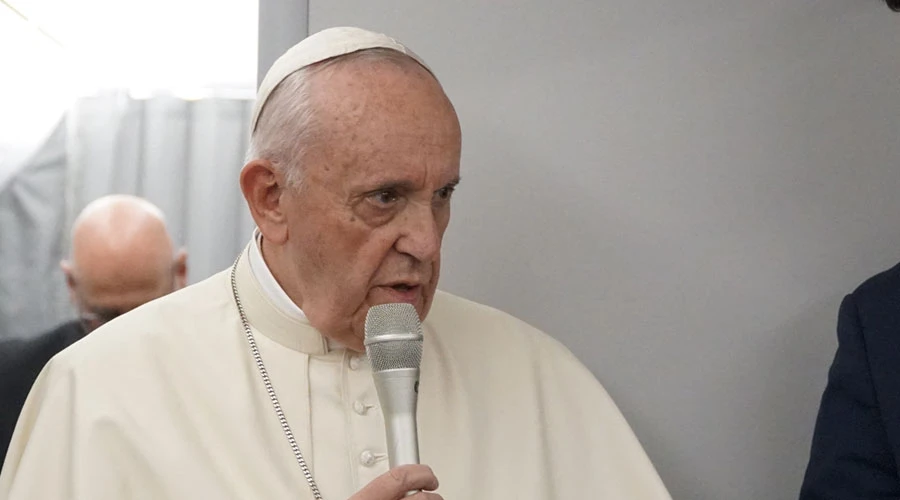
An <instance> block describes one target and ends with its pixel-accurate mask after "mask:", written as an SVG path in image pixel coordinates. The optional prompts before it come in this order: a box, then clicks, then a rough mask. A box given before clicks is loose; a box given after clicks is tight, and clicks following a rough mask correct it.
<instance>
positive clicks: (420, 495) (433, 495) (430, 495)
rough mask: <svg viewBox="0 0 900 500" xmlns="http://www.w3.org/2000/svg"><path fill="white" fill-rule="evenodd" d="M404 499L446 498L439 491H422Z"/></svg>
mask: <svg viewBox="0 0 900 500" xmlns="http://www.w3.org/2000/svg"><path fill="white" fill-rule="evenodd" d="M403 500H444V497H442V496H440V495H438V494H437V493H428V492H425V491H420V492H418V493H416V494H415V495H412V496H408V497H404V498H403Z"/></svg>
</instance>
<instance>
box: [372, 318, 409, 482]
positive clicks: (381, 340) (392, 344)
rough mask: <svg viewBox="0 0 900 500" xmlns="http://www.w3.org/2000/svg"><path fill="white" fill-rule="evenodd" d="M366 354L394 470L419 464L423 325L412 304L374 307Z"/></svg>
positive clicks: (389, 459)
mask: <svg viewBox="0 0 900 500" xmlns="http://www.w3.org/2000/svg"><path fill="white" fill-rule="evenodd" d="M365 345H366V354H367V355H368V356H369V361H370V363H371V365H372V374H373V377H374V378H375V388H376V390H377V391H378V401H379V403H380V404H381V410H382V413H383V414H384V427H385V431H386V433H387V451H388V461H389V463H390V466H391V468H393V467H396V466H398V465H408V464H418V463H419V437H418V431H417V428H416V402H417V400H418V396H419V364H420V363H421V362H422V324H421V323H420V322H419V314H418V313H417V312H416V308H415V307H413V306H412V305H411V304H382V305H377V306H373V307H371V308H370V309H369V312H368V313H367V314H366V340H365Z"/></svg>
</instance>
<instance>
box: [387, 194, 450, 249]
mask: <svg viewBox="0 0 900 500" xmlns="http://www.w3.org/2000/svg"><path fill="white" fill-rule="evenodd" d="M402 224H403V229H402V234H401V236H400V238H399V239H398V240H397V244H396V245H395V247H396V249H397V251H398V252H400V253H405V254H407V255H410V256H412V257H413V258H415V259H416V260H418V261H420V262H430V261H433V260H434V259H436V258H437V257H438V255H439V254H440V251H441V237H442V236H443V234H442V231H441V227H440V224H439V222H438V220H437V218H436V217H435V213H434V211H433V210H432V208H431V206H430V205H428V204H421V205H419V204H411V205H410V206H409V207H408V208H407V210H406V211H405V213H404V215H403V221H402Z"/></svg>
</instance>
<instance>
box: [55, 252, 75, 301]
mask: <svg viewBox="0 0 900 500" xmlns="http://www.w3.org/2000/svg"><path fill="white" fill-rule="evenodd" d="M59 268H60V269H62V272H63V275H65V277H66V288H68V289H69V300H71V301H72V303H75V273H74V271H73V270H72V263H71V262H69V261H67V260H61V261H59Z"/></svg>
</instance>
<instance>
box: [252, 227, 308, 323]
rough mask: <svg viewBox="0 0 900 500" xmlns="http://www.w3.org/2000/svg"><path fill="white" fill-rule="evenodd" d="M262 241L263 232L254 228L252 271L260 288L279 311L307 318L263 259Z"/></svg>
mask: <svg viewBox="0 0 900 500" xmlns="http://www.w3.org/2000/svg"><path fill="white" fill-rule="evenodd" d="M261 242H262V233H260V232H259V229H254V230H253V242H252V244H251V245H250V250H249V254H250V255H249V257H250V273H251V274H253V277H254V278H256V281H257V282H258V283H259V286H260V288H262V291H263V293H265V294H266V297H268V298H269V300H271V301H272V304H273V305H274V306H275V307H277V308H278V310H279V311H281V312H282V313H284V314H285V315H287V316H288V317H289V318H292V319H297V320H304V319H306V315H305V314H303V310H301V309H300V308H299V307H297V304H295V303H294V301H293V300H291V298H290V297H288V294H287V292H285V291H284V288H281V285H279V284H278V281H277V280H276V279H275V276H273V275H272V271H271V270H270V269H269V266H268V265H267V264H266V260H265V259H263V255H262V249H261V247H260V243H261Z"/></svg>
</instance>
